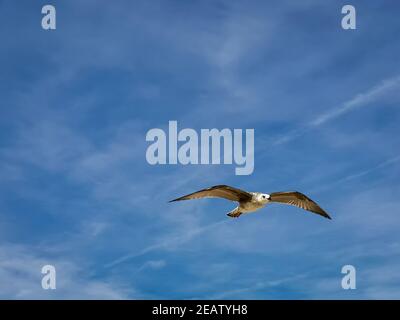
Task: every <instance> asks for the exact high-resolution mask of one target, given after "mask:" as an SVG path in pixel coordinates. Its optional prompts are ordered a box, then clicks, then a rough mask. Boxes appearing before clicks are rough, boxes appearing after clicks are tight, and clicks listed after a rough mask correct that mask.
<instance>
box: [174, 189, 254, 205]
mask: <svg viewBox="0 0 400 320" xmlns="http://www.w3.org/2000/svg"><path fill="white" fill-rule="evenodd" d="M200 198H224V199H228V200H232V201H238V202H240V201H248V200H250V199H251V198H252V194H251V193H249V192H246V191H243V190H240V189H236V188H233V187H230V186H226V185H218V186H213V187H210V188H207V189H203V190H199V191H196V192H193V193H191V194H187V195H186V196H183V197H180V198H177V199H174V200H171V201H170V202H173V201H180V200H191V199H200Z"/></svg>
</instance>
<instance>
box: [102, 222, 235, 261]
mask: <svg viewBox="0 0 400 320" xmlns="http://www.w3.org/2000/svg"><path fill="white" fill-rule="evenodd" d="M227 222H228V220H222V221H219V222H216V223H212V224H209V225H206V226H203V227H198V228H196V229H192V230H190V231H189V232H187V233H186V234H184V235H182V236H176V237H173V238H171V239H170V240H166V241H162V242H159V243H155V244H152V245H150V246H148V247H146V248H144V249H142V250H141V251H139V252H134V253H131V254H127V255H124V256H122V257H120V258H118V259H116V260H114V261H112V262H110V263H108V264H106V265H105V266H104V267H105V268H112V267H114V266H116V265H118V264H121V263H123V262H125V261H127V260H130V259H133V258H136V257H139V256H142V255H144V254H146V253H148V252H151V251H155V250H159V249H165V248H168V247H172V246H175V245H179V244H182V243H185V242H187V241H189V240H190V239H192V238H193V237H195V236H198V235H200V234H202V233H204V232H206V231H208V230H210V229H212V228H215V227H217V226H220V225H222V224H225V223H227Z"/></svg>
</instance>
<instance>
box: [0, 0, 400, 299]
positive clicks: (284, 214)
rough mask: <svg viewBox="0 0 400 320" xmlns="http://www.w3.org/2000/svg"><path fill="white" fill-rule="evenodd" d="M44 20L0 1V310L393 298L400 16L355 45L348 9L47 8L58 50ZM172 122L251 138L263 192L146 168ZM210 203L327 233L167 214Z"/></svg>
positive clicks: (177, 170) (32, 8)
mask: <svg viewBox="0 0 400 320" xmlns="http://www.w3.org/2000/svg"><path fill="white" fill-rule="evenodd" d="M44 4H47V3H45V2H43V1H22V0H18V1H0V24H1V27H0V38H1V46H2V48H3V49H2V50H1V51H0V66H1V72H0V94H1V102H0V112H1V113H0V115H1V117H0V163H1V166H0V192H1V197H0V298H3V299H4V298H11V299H16V298H22V299H27V298H38V299H42V298H44V299H72V298H78V299H96V298H99V299H103V298H105V299H156V298H168V299H171V298H185V299H191V298H201V299H203V298H226V299H229V298H233V299H236V298H244V299H245V298H255V299H280V298H285V299H308V298H309V299H318V298H319V299H321V298H326V299H335V298H343V299H366V298H372V299H392V298H399V297H400V274H399V272H398V270H400V254H399V252H400V235H399V232H398V230H399V227H400V217H399V215H400V200H399V192H400V187H399V184H398V181H399V177H400V170H399V163H400V152H399V142H400V138H399V137H400V130H399V121H400V111H399V103H400V90H399V89H400V65H399V58H398V57H399V56H400V43H399V41H398V35H399V32H400V22H399V14H398V10H399V9H400V6H399V4H398V2H397V1H380V2H379V3H378V2H372V1H370V2H369V3H366V2H365V1H352V2H351V4H352V5H354V6H355V7H356V10H357V29H356V30H347V31H345V30H343V29H342V28H341V26H340V21H341V17H342V15H341V7H342V6H343V5H344V4H348V2H344V1H314V0H307V1H268V2H267V1H246V2H244V1H189V2H188V1H146V2H144V1H143V2H136V1H114V2H110V1H84V2H82V1H52V2H51V4H53V5H55V7H56V10H57V29H56V30H55V31H44V30H42V29H41V25H40V23H41V18H42V15H41V7H42V6H43V5H44ZM170 120H177V121H178V126H179V128H180V129H182V128H185V127H188V128H194V129H196V130H199V129H201V128H214V127H215V128H219V129H222V128H231V129H233V128H243V129H245V128H254V129H255V170H254V173H253V174H252V175H250V176H235V175H234V165H208V166H207V165H203V166H202V165H197V166H195V165H192V166H182V165H170V166H168V165H167V166H151V165H149V164H148V163H147V162H146V158H145V152H146V148H147V146H148V143H146V141H145V135H146V132H147V131H148V130H149V129H151V128H155V127H159V128H163V129H166V128H167V126H168V121H170ZM215 184H229V185H233V186H236V187H239V188H243V189H246V190H250V191H263V192H266V193H268V192H273V191H281V190H291V189H296V190H299V191H302V192H304V193H306V194H308V195H309V196H310V197H311V198H313V199H315V200H316V201H318V202H319V203H320V204H321V205H322V206H323V207H324V208H325V209H326V210H327V211H328V212H329V213H330V214H331V216H332V217H333V220H332V221H328V220H326V219H322V218H320V217H319V216H316V215H312V214H309V213H307V212H305V211H302V210H300V209H297V208H293V207H289V206H282V205H271V206H270V207H268V208H265V209H263V210H262V211H259V212H258V213H255V214H252V215H248V216H243V217H241V218H240V219H228V218H227V217H226V216H225V213H226V212H228V211H230V210H231V209H232V208H233V206H232V204H231V203H229V202H227V201H224V200H219V199H210V200H199V201H189V202H182V203H173V204H169V203H167V201H168V200H170V199H173V198H175V197H177V196H180V195H183V194H186V193H189V192H192V191H195V190H198V189H201V188H204V187H208V186H211V185H215ZM45 264H52V265H54V266H55V267H56V269H57V289H56V290H54V291H45V290H43V289H42V288H41V286H40V281H41V277H42V275H41V273H40V270H41V267H42V266H43V265H45ZM346 264H352V265H354V266H355V267H356V269H357V289H356V290H343V289H342V288H341V278H342V274H341V273H340V271H341V268H342V266H343V265H346Z"/></svg>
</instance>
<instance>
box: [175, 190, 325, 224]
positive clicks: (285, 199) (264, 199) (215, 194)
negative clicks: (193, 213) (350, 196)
mask: <svg viewBox="0 0 400 320" xmlns="http://www.w3.org/2000/svg"><path fill="white" fill-rule="evenodd" d="M201 198H223V199H227V200H231V201H236V202H238V204H239V205H238V206H237V207H236V208H235V209H233V210H232V211H231V212H229V213H228V214H227V215H228V216H229V217H232V218H238V217H239V216H240V215H241V214H243V213H248V212H253V211H256V210H258V209H261V208H263V207H264V206H265V205H267V204H268V203H270V202H272V203H274V202H277V203H285V204H290V205H292V206H296V207H299V208H301V209H304V210H307V211H311V212H314V213H316V214H319V215H321V216H323V217H324V218H327V219H332V218H331V217H330V216H329V215H328V214H327V213H326V212H325V210H323V209H322V208H321V207H320V206H319V205H318V204H317V203H315V202H314V201H313V200H311V199H310V198H308V197H307V196H306V195H304V194H302V193H300V192H298V191H283V192H273V193H271V194H267V193H261V192H247V191H243V190H240V189H237V188H234V187H230V186H227V185H218V186H214V187H210V188H207V189H202V190H199V191H196V192H193V193H190V194H188V195H185V196H183V197H180V198H177V199H174V200H171V201H170V202H174V201H181V200H191V199H201Z"/></svg>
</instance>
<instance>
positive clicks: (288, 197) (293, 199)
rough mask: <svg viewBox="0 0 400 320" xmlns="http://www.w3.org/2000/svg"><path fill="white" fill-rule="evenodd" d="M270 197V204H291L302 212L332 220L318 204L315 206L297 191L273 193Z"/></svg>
mask: <svg viewBox="0 0 400 320" xmlns="http://www.w3.org/2000/svg"><path fill="white" fill-rule="evenodd" d="M270 196H271V202H280V203H286V204H291V205H292V206H296V207H299V208H302V209H304V210H308V211H311V212H314V213H317V214H319V215H321V216H323V217H325V218H327V219H332V218H331V217H330V216H329V215H328V214H327V213H326V212H325V211H324V210H323V209H322V208H321V207H320V206H319V205H318V204H316V203H315V202H314V201H313V200H311V199H310V198H308V197H307V196H306V195H304V194H302V193H300V192H297V191H284V192H274V193H271V194H270Z"/></svg>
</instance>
